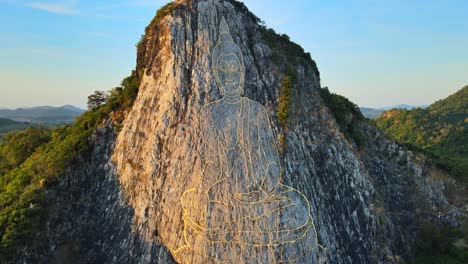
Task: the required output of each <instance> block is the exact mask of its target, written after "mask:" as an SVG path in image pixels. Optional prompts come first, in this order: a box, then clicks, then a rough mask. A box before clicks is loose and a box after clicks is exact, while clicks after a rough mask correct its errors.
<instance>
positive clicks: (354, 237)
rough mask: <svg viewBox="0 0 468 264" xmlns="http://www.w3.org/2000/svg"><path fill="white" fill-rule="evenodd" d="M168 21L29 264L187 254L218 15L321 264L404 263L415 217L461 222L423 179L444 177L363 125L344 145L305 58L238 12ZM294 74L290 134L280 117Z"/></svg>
mask: <svg viewBox="0 0 468 264" xmlns="http://www.w3.org/2000/svg"><path fill="white" fill-rule="evenodd" d="M166 9H167V10H166V11H167V12H166V13H167V15H165V16H162V18H161V17H159V18H158V19H155V20H153V22H152V23H151V24H150V25H149V26H148V28H147V30H146V35H145V37H144V38H143V39H142V42H140V44H139V48H138V59H137V72H138V73H140V74H141V80H142V81H141V85H140V90H139V94H138V97H137V99H136V101H135V104H134V106H133V108H132V109H131V111H130V112H129V113H128V115H127V116H126V118H125V121H124V125H123V129H122V131H120V132H119V133H116V132H115V129H113V128H112V126H110V125H104V126H103V128H101V129H100V130H99V131H97V132H96V134H95V136H94V138H93V139H92V142H93V144H94V145H95V151H94V154H93V157H92V160H93V162H83V164H81V165H77V166H76V167H73V168H71V170H70V171H69V172H68V173H67V175H66V177H65V178H64V180H63V182H62V183H61V184H60V185H59V186H57V187H56V188H55V190H53V192H54V194H53V195H52V194H49V195H50V196H51V197H57V199H58V200H60V201H61V202H58V203H57V208H56V210H55V212H54V213H53V214H52V216H51V217H50V220H49V226H48V228H49V230H50V232H49V234H50V235H49V237H48V243H47V245H48V246H47V247H46V248H44V250H43V252H39V253H35V254H32V253H31V254H25V261H27V260H28V259H30V257H31V256H32V255H35V257H37V258H39V259H41V260H43V261H46V262H56V263H71V262H72V261H75V262H76V263H174V259H173V257H172V255H171V253H170V252H169V251H170V250H174V249H177V248H179V247H181V246H183V245H184V244H185V241H184V235H183V233H184V222H183V210H182V204H181V197H182V195H183V193H184V191H186V190H187V189H189V188H190V187H191V186H194V185H195V183H196V180H197V179H198V178H199V177H200V172H201V171H202V167H203V166H202V161H201V159H202V158H201V157H200V149H201V146H202V142H203V139H204V135H203V133H202V132H201V127H200V116H201V115H200V113H201V109H202V107H203V106H204V105H205V104H207V103H209V102H212V101H215V100H218V99H220V98H221V94H220V91H219V89H218V87H217V85H216V82H215V79H214V76H213V72H212V69H211V67H212V63H211V55H212V50H213V47H214V46H215V45H216V43H217V40H218V36H219V25H220V22H221V19H222V17H225V18H226V21H227V24H228V25H229V28H230V33H231V35H232V38H233V41H234V42H235V43H236V44H237V45H238V46H239V47H240V49H241V51H242V54H243V56H244V64H245V69H246V70H245V86H244V94H245V97H247V98H250V99H251V100H253V101H256V102H258V103H260V104H261V105H263V106H264V108H265V115H266V116H267V117H268V119H269V120H271V128H272V133H273V137H274V138H281V137H282V138H283V139H282V140H283V141H284V143H283V145H284V148H283V149H282V151H281V155H279V159H280V163H281V166H282V168H283V173H282V183H283V184H284V185H286V186H291V187H292V188H294V189H295V190H297V191H298V192H300V193H301V194H303V195H304V196H305V197H306V199H307V200H308V201H309V205H310V206H309V208H308V209H309V210H310V215H311V216H312V218H313V219H314V221H315V227H316V231H317V238H318V242H319V244H321V245H323V246H324V247H326V248H327V254H326V260H327V261H328V263H398V261H400V258H405V257H407V256H408V254H409V253H410V250H411V247H412V243H413V242H414V240H415V236H416V227H417V220H418V219H419V218H420V217H424V218H426V219H434V221H435V220H436V219H437V221H439V222H443V223H451V224H455V225H456V224H457V216H458V214H459V212H458V210H457V209H456V208H455V207H452V206H451V205H450V204H449V203H448V202H447V200H446V199H445V198H444V196H443V190H444V183H443V182H441V181H438V180H436V177H432V176H433V175H435V174H436V173H439V172H437V170H435V169H434V168H433V167H431V166H430V164H427V163H426V162H424V160H423V161H419V160H417V158H418V156H417V155H414V154H411V153H407V152H405V151H403V149H402V148H401V147H399V146H398V145H396V144H395V143H393V142H392V141H390V140H388V139H387V138H385V137H384V136H383V135H382V134H381V133H380V132H379V131H378V130H376V129H375V128H374V127H373V126H371V125H369V124H366V123H363V124H361V125H360V129H361V130H362V132H363V133H365V134H366V136H367V140H366V143H365V144H364V145H363V146H361V147H357V145H356V144H355V143H354V142H353V141H351V140H348V139H347V138H346V137H345V136H344V135H343V133H341V132H340V129H339V126H338V124H337V123H336V121H335V119H334V117H333V114H332V113H331V111H330V110H329V109H328V108H327V107H326V105H325V104H324V102H323V100H322V99H321V97H320V93H319V89H320V76H319V72H318V70H317V68H316V65H315V63H314V62H313V61H312V60H311V59H310V56H309V55H308V54H306V53H304V52H303V51H302V49H300V48H298V47H297V45H295V44H293V43H289V42H288V41H286V42H285V41H284V38H283V40H282V41H283V42H281V43H275V41H271V38H272V37H275V35H272V33H271V31H268V30H267V29H265V27H263V26H262V25H261V23H260V21H259V19H258V18H257V17H255V16H254V15H253V14H252V13H250V12H249V11H248V10H247V9H246V8H245V6H244V5H243V4H241V3H239V2H236V1H233V0H224V1H223V0H193V1H177V2H175V3H173V4H170V6H168V7H167V8H166ZM276 37H278V36H276ZM291 72H293V73H294V85H293V89H292V91H291V104H290V107H289V114H288V116H289V117H288V122H287V126H285V125H284V124H281V123H280V122H279V121H278V119H277V117H276V112H277V109H278V105H279V103H280V102H279V94H280V89H281V85H282V80H283V79H284V77H286V76H287V75H291ZM278 144H279V145H281V144H282V143H281V142H278ZM51 192H52V191H51ZM442 211H444V212H448V213H444V214H441V213H439V212H442ZM281 221H282V222H283V223H284V224H287V223H288V221H289V220H288V219H286V218H284V219H281ZM76 256H79V257H76ZM31 258H32V257H31ZM187 263H203V262H201V260H200V258H196V257H193V258H190V257H189V258H188V259H187ZM244 263H256V260H252V261H250V262H249V261H248V258H244ZM270 263H273V262H270ZM298 263H307V262H305V261H304V260H301V261H298Z"/></svg>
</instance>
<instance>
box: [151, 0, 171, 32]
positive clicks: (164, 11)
mask: <svg viewBox="0 0 468 264" xmlns="http://www.w3.org/2000/svg"><path fill="white" fill-rule="evenodd" d="M176 7H177V3H176V2H172V1H171V2H169V3H167V4H166V5H164V6H163V7H161V8H160V9H158V11H156V16H155V17H154V18H153V20H151V22H150V23H149V25H148V26H147V27H146V30H145V32H146V34H148V32H149V30H150V28H152V27H153V26H154V25H156V24H159V22H160V21H161V20H162V19H163V18H164V17H165V16H167V15H169V14H171V13H172V12H174V9H175V8H176Z"/></svg>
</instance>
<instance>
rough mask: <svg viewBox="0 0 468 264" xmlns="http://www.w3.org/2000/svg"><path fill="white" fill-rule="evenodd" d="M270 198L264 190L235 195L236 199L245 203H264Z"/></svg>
mask: <svg viewBox="0 0 468 264" xmlns="http://www.w3.org/2000/svg"><path fill="white" fill-rule="evenodd" d="M267 197H268V194H267V193H265V192H264V191H262V190H259V191H252V192H248V193H235V194H234V199H235V200H237V201H239V202H243V203H255V202H261V201H264V200H265V199H266V198H267Z"/></svg>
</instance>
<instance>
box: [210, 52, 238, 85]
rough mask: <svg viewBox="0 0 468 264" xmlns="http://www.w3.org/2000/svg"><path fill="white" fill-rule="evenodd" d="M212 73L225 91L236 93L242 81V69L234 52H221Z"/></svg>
mask: <svg viewBox="0 0 468 264" xmlns="http://www.w3.org/2000/svg"><path fill="white" fill-rule="evenodd" d="M213 70H214V74H215V75H216V78H217V80H218V82H219V85H221V86H222V89H223V90H224V92H225V93H229V94H232V93H238V92H239V88H240V86H241V84H242V82H243V77H244V76H243V75H244V69H243V68H242V66H241V64H240V60H239V58H238V57H237V56H236V54H234V53H228V54H221V55H219V57H218V60H217V65H216V67H215V68H213Z"/></svg>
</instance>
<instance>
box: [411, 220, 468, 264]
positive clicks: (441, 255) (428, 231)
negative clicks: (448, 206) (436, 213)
mask: <svg viewBox="0 0 468 264" xmlns="http://www.w3.org/2000/svg"><path fill="white" fill-rule="evenodd" d="M466 226H467V225H465V227H464V228H453V227H443V228H441V227H437V226H434V225H425V226H423V227H422V229H421V230H420V237H419V239H418V241H417V243H416V248H415V250H414V251H415V252H416V256H415V258H414V260H413V261H412V262H410V263H412V264H439V263H444V264H465V263H468V244H467V241H468V228H466Z"/></svg>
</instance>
